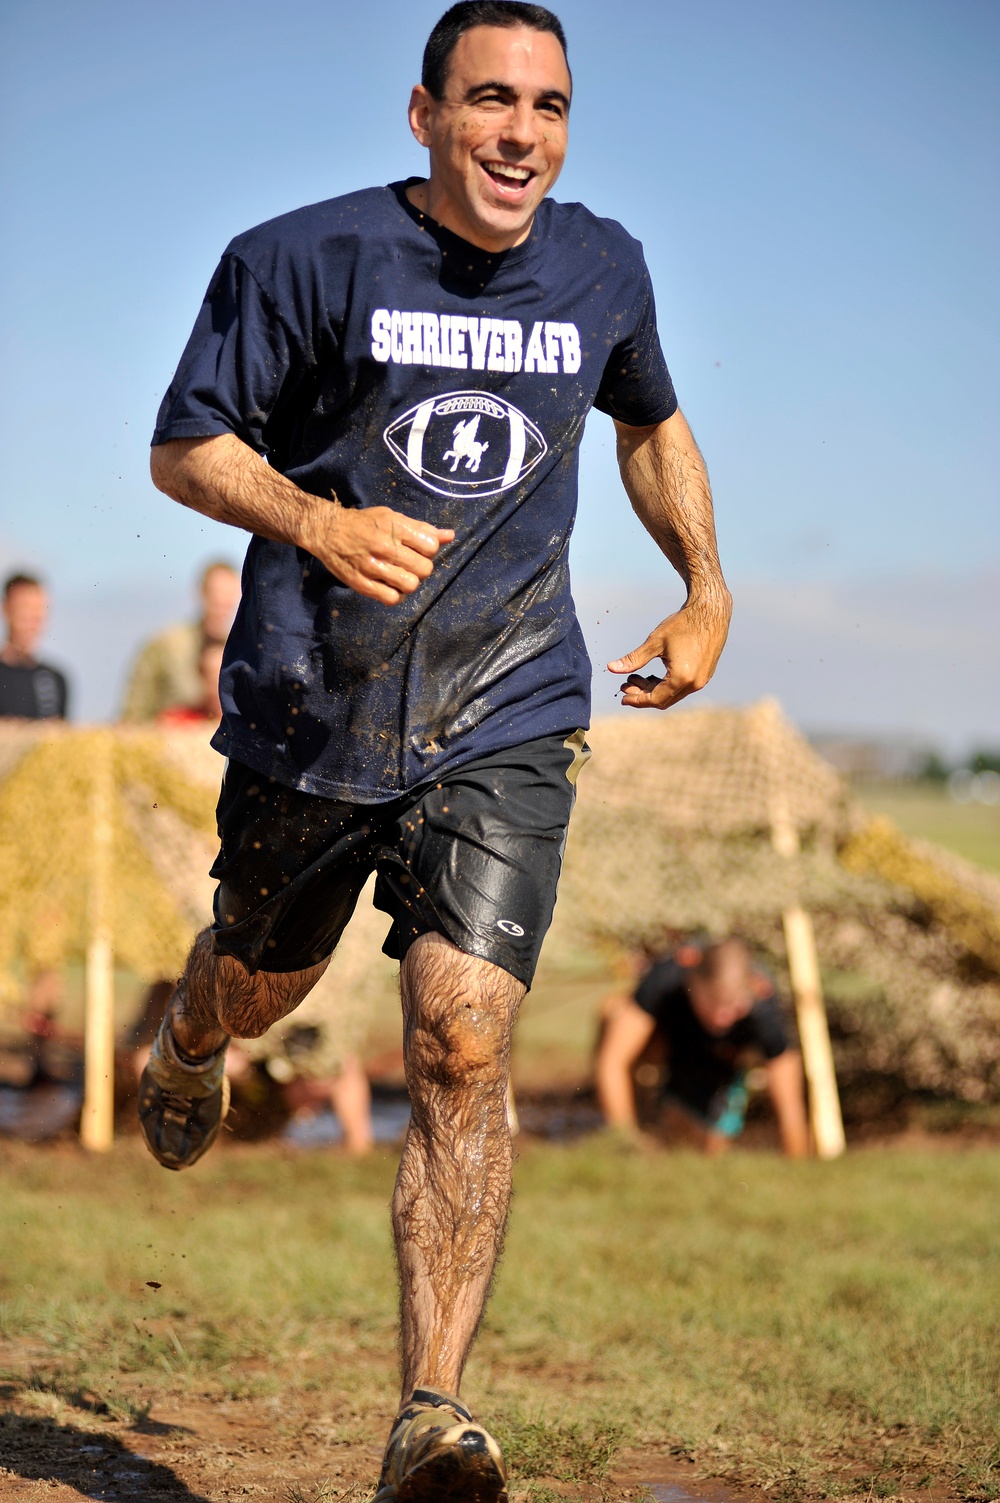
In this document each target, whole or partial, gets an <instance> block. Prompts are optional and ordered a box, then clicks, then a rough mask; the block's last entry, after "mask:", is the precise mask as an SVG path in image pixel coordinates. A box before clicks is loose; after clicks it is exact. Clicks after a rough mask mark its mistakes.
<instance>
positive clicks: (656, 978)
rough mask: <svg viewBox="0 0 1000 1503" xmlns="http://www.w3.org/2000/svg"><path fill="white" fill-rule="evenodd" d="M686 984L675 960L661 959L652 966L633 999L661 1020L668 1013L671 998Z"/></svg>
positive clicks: (653, 1016) (644, 1010)
mask: <svg viewBox="0 0 1000 1503" xmlns="http://www.w3.org/2000/svg"><path fill="white" fill-rule="evenodd" d="M683 985H684V982H683V979H682V977H681V972H680V967H679V966H678V965H677V963H676V962H675V961H673V960H659V961H657V962H656V964H655V965H652V966H650V968H649V970H648V971H647V972H646V974H645V976H643V978H642V980H641V981H640V982H639V985H638V986H637V987H636V989H635V992H634V993H633V1000H634V1001H635V1002H636V1004H637V1005H638V1006H639V1007H641V1008H642V1010H643V1012H648V1013H649V1015H650V1017H651V1018H655V1019H656V1020H657V1022H659V1021H660V1020H661V1019H662V1018H663V1017H664V1015H665V1014H666V1012H667V1010H668V1008H669V1004H670V999H671V998H672V997H673V996H674V995H675V993H676V992H677V991H678V989H679V988H682V987H683Z"/></svg>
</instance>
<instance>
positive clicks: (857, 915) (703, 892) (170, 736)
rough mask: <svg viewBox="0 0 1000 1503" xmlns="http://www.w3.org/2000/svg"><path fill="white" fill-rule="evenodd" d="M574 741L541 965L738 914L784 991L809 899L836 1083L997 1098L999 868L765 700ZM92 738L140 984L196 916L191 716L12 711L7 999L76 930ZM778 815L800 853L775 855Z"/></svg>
mask: <svg viewBox="0 0 1000 1503" xmlns="http://www.w3.org/2000/svg"><path fill="white" fill-rule="evenodd" d="M590 741H591V744H592V746H593V747H594V750H595V756H594V759H593V761H592V762H591V764H590V765H589V766H588V767H587V768H586V770H585V771H584V773H583V775H582V777H581V779H580V782H579V785H578V787H579V800H578V804H577V810H576V813H575V815H574V818H573V824H572V829H571V833H570V838H569V843H568V848H567V854H566V864H565V871H564V875H563V881H562V885H561V888H560V896H559V903H558V905H557V908H556V919H555V923H554V925H553V930H552V933H551V935H550V937H549V940H548V941H547V942H546V946H545V950H544V952H543V973H544V972H548V973H549V974H552V973H553V972H560V971H562V972H565V971H566V970H567V969H570V968H572V967H575V966H576V965H578V964H579V962H580V959H581V957H582V958H583V959H584V960H585V961H586V960H587V959H588V957H589V959H590V961H593V960H594V959H596V958H600V957H608V956H612V955H615V954H620V953H621V952H622V951H623V950H625V949H629V948H634V947H636V946H643V947H647V948H649V949H658V948H661V947H664V946H666V945H668V944H670V943H671V942H672V941H673V940H675V939H676V938H677V937H678V936H679V935H682V934H688V933H691V932H692V931H707V932H709V933H714V934H723V933H727V932H734V931H735V932H739V933H742V934H745V935H746V936H747V938H748V939H749V940H750V941H751V942H752V943H753V944H754V945H756V946H757V947H759V948H760V950H761V951H763V952H764V954H765V955H766V956H767V957H768V959H769V960H770V963H771V965H772V966H773V967H774V969H775V971H776V973H777V974H778V976H779V978H783V979H784V983H785V987H786V989H787V975H786V971H785V962H784V946H783V941H782V931H781V914H782V911H783V910H784V909H785V908H787V907H790V906H792V905H794V904H796V903H801V904H803V905H804V906H805V907H806V908H807V909H808V911H809V912H810V913H811V914H812V916H813V919H814V923H815V928H816V936H817V943H818V947H819V951H820V959H821V962H822V965H823V972H824V984H825V988H826V995H827V1005H828V1009H829V1013H830V1021H831V1031H832V1034H833V1037H834V1048H835V1053H836V1058H837V1067H838V1073H839V1075H840V1078H841V1080H842V1081H844V1082H850V1081H851V1080H856V1079H862V1078H864V1077H865V1076H867V1075H870V1074H871V1073H872V1072H877V1073H880V1074H883V1075H888V1076H891V1077H893V1078H894V1079H895V1080H897V1081H898V1082H899V1083H900V1084H901V1085H903V1086H905V1087H907V1088H910V1089H921V1090H932V1091H939V1092H942V1093H947V1094H951V1095H955V1096H958V1097H961V1098H963V1099H965V1100H970V1101H985V1100H993V1099H997V1098H1000V879H998V878H996V877H993V876H992V875H990V874H989V873H987V872H984V871H982V870H980V869H978V868H976V867H973V866H971V865H969V864H968V863H966V862H963V861H961V860H960V859H959V858H958V857H955V856H952V855H950V854H948V853H946V852H943V851H941V850H939V849H938V848H937V847H934V846H930V845H928V844H925V843H922V842H919V841H913V840H907V839H905V838H904V837H903V836H902V835H901V834H900V833H899V832H898V831H897V830H896V829H895V828H894V827H893V826H892V825H891V824H890V823H889V822H888V821H886V820H881V819H872V818H870V817H869V816H868V815H867V814H865V813H864V812H863V811H861V810H859V809H858V807H857V806H856V805H854V804H853V803H852V802H851V800H850V798H849V796H848V793H847V790H846V788H845V786H844V784H843V782H842V781H841V779H840V778H839V777H838V776H837V774H836V773H835V772H834V771H833V769H832V768H830V767H829V766H828V765H827V764H826V763H825V762H823V761H822V759H821V758H819V757H818V756H817V755H816V754H815V753H814V752H813V751H812V750H811V748H810V747H809V746H808V744H807V743H806V742H805V741H804V740H803V739H802V738H801V737H800V736H799V735H798V734H797V733H796V732H795V731H794V730H793V728H792V727H791V726H789V725H788V724H786V723H785V722H784V721H783V720H782V719H781V716H780V714H779V713H778V711H777V708H776V707H775V706H773V705H771V704H769V703H765V704H762V705H758V706H756V707H754V708H752V709H750V710H745V711H739V710H684V711H679V712H676V713H674V714H672V715H667V716H656V717H653V716H649V717H639V716H636V717H625V716H622V717H616V718H614V719H609V720H603V721H598V722H597V723H596V724H595V726H594V728H593V731H592V733H591V735H590ZM109 745H110V752H107V753H102V750H101V749H102V747H103V748H108V747H109ZM102 754H107V755H110V757H111V769H112V788H113V798H112V829H113V851H112V856H113V871H114V884H113V905H112V906H113V913H112V927H113V931H114V946H115V953H116V956H117V958H118V960H119V962H120V963H121V964H123V965H125V966H127V967H128V968H129V969H131V970H133V971H134V972H135V973H136V974H138V975H139V976H141V977H143V978H144V979H146V980H149V981H152V980H155V979H156V978H158V977H160V976H165V975H166V976H169V975H172V974H175V973H176V972H177V970H178V969H179V968H180V966H181V964H182V962H183V958H184V954H185V951H186V949H187V946H188V944H189V943H190V939H191V937H192V935H193V933H194V931H195V930H196V929H197V928H198V927H200V925H201V924H202V923H204V922H205V918H206V916H207V912H208V909H209V904H210V896H211V882H210V880H209V879H208V877H207V867H208V864H209V863H210V861H211V859H212V856H213V855H214V849H215V840H214V804H215V797H216V792H217V787H218V779H219V772H220V766H221V763H220V759H219V758H218V757H217V756H216V754H215V753H213V752H212V751H211V750H210V749H209V747H208V746H207V743H206V740H205V737H204V733H203V732H200V731H190V732H189V731H170V732H163V731H140V730H131V729H130V730H118V731H115V732H113V733H111V732H108V731H102V730H73V729H67V728H62V727H38V728H36V727H18V726H15V727H5V728H3V729H2V730H0V998H2V997H7V998H13V997H14V996H15V995H16V994H17V992H18V991H19V984H18V981H17V979H16V978H17V976H18V975H19V974H20V975H22V976H23V974H24V973H25V972H27V973H29V974H30V973H32V972H34V971H38V970H40V969H45V968H47V967H54V966H58V965H60V964H62V963H63V962H64V961H66V960H68V959H79V958H81V957H82V955H83V953H84V951H85V948H86V943H87V936H88V906H87V905H88V880H89V874H90V870H91V866H90V863H91V861H92V850H93V843H92V827H93V803H92V787H93V768H94V766H95V765H96V759H97V758H98V757H99V756H100V755H102ZM775 830H777V831H778V833H779V836H783V838H784V841H785V845H783V847H782V849H787V848H788V846H789V843H790V844H791V845H793V846H794V845H795V844H796V843H797V845H798V852H797V854H794V855H792V856H788V855H779V854H778V851H777V850H776V849H775V844H774V839H773V832H774V831H775ZM779 843H780V842H779ZM386 923H387V920H386V919H385V918H384V916H383V915H381V914H373V913H372V911H371V910H370V909H368V908H367V906H366V905H364V906H363V911H361V912H359V915H358V918H357V919H356V920H355V921H354V923H353V924H352V928H351V931H349V934H348V936H347V938H346V939H345V943H344V946H343V948H342V952H341V954H340V955H339V956H338V960H337V962H336V963H335V964H336V965H337V966H338V968H339V969H342V970H343V975H342V976H341V977H340V978H339V979H340V984H341V987H342V988H346V989H348V990H351V991H352V992H353V991H358V992H359V993H363V994H364V996H365V998H366V1000H371V999H370V998H369V993H371V992H372V991H373V988H374V990H375V991H377V992H378V994H379V996H381V995H382V994H383V993H384V992H386V990H387V989H389V988H391V986H392V974H391V972H392V967H391V965H390V963H388V962H384V961H383V958H382V957H381V956H379V955H378V944H379V943H380V940H381V937H382V935H383V934H384V932H385V928H386ZM369 955H370V956H371V960H370V963H369V962H367V961H366V957H367V956H369ZM373 995H374V994H373Z"/></svg>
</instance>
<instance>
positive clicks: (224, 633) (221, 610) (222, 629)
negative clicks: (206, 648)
mask: <svg viewBox="0 0 1000 1503" xmlns="http://www.w3.org/2000/svg"><path fill="white" fill-rule="evenodd" d="M198 593H199V596H200V599H201V629H202V631H203V632H204V634H205V638H206V640H207V641H209V642H225V640H226V638H227V637H228V636H229V631H230V628H231V627H232V624H233V618H234V617H235V615H236V608H237V606H238V605H239V603H240V576H239V575H238V574H237V572H236V570H235V569H234V568H233V566H232V564H227V563H225V562H224V561H222V560H217V561H216V562H214V563H211V564H207V565H206V567H205V568H204V569H203V570H202V572H201V578H200V579H199V581H198Z"/></svg>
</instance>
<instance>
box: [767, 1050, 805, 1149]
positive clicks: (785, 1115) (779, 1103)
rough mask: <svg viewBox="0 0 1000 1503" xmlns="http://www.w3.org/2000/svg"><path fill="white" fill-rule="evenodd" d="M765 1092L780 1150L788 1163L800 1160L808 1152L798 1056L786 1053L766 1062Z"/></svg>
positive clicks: (789, 1051)
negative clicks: (778, 1135) (776, 1123)
mask: <svg viewBox="0 0 1000 1503" xmlns="http://www.w3.org/2000/svg"><path fill="white" fill-rule="evenodd" d="M766 1068H767V1090H768V1094H769V1096H770V1097H771V1105H772V1106H773V1107H774V1114H775V1116H776V1117H777V1119H778V1132H779V1133H780V1134H781V1146H782V1148H783V1149H784V1150H785V1152H786V1153H787V1154H788V1157H789V1158H790V1159H804V1158H805V1157H806V1155H807V1154H808V1152H809V1124H808V1121H807V1119H806V1098H805V1088H804V1084H803V1080H802V1056H801V1055H800V1054H799V1052H798V1050H796V1049H786V1050H785V1052H784V1053H783V1054H779V1055H777V1056H776V1057H775V1058H774V1059H771V1060H768V1062H767V1066H766Z"/></svg>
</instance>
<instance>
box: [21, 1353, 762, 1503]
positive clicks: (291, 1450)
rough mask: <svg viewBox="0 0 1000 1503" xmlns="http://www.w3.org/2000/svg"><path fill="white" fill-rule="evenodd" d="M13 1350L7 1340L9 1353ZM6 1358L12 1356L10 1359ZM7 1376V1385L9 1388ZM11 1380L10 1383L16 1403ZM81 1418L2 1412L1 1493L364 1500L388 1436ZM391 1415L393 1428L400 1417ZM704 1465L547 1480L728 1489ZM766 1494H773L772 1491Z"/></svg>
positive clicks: (600, 1489)
mask: <svg viewBox="0 0 1000 1503" xmlns="http://www.w3.org/2000/svg"><path fill="white" fill-rule="evenodd" d="M2 1355H3V1349H2V1348H0V1356H2ZM4 1365H5V1366H6V1361H5V1362H4ZM2 1393H3V1386H2V1385H0V1394H2ZM10 1393H11V1390H10V1389H9V1388H8V1389H7V1396H8V1402H10V1398H9V1395H10ZM79 1405H80V1408H79V1409H78V1411H77V1413H76V1414H74V1415H73V1417H72V1418H66V1417H65V1416H64V1415H61V1416H60V1417H59V1418H55V1417H53V1416H46V1415H43V1414H39V1413H38V1412H37V1410H36V1409H34V1407H33V1406H32V1405H29V1404H25V1403H24V1402H20V1401H18V1400H15V1401H14V1402H13V1403H12V1404H11V1407H10V1408H9V1409H8V1411H7V1413H6V1415H4V1416H3V1418H2V1419H0V1498H2V1499H3V1500H4V1503H6V1500H8V1499H10V1500H17V1503H21V1500H28V1499H31V1500H34V1499H40V1498H42V1497H44V1498H46V1499H47V1500H51V1503H71V1500H77V1503H78V1500H79V1499H80V1497H81V1496H83V1497H86V1498H102V1499H108V1500H111V1499H121V1500H123V1503H124V1500H140V1499H141V1500H146V1499H148V1500H150V1503H230V1500H237V1499H245V1498H253V1497H260V1498H267V1499H269V1500H270V1499H274V1500H280V1503H334V1500H337V1499H343V1500H351V1503H362V1500H364V1499H366V1498H368V1497H370V1494H371V1484H372V1481H373V1479H374V1477H375V1476H376V1474H377V1471H378V1465H379V1461H380V1459H381V1438H380V1440H379V1442H377V1443H373V1444H365V1443H363V1442H356V1443H353V1444H350V1443H343V1442H339V1443H338V1442H336V1441H334V1440H332V1438H331V1435H330V1431H331V1429H332V1427H331V1426H329V1425H326V1424H324V1421H323V1418H322V1417H321V1415H319V1414H318V1413H315V1412H306V1411H300V1412H297V1413H296V1412H291V1411H290V1410H289V1407H288V1405H287V1404H283V1403H278V1404H276V1403H275V1402H274V1401H273V1400H261V1401H253V1400H250V1401H239V1402H223V1403H219V1402H217V1401H211V1400H207V1399H203V1400H198V1399H196V1398H192V1399H191V1400H190V1401H186V1402H184V1403H183V1404H179V1405H178V1406H177V1407H176V1408H171V1409H163V1410H155V1411H153V1413H151V1414H150V1415H149V1416H148V1417H147V1418H146V1419H145V1420H142V1421H139V1422H138V1423H136V1424H131V1425H129V1424H125V1423H121V1422H116V1421H115V1420H114V1419H112V1418H110V1417H108V1416H101V1415H98V1414H94V1413H93V1412H92V1411H88V1409H87V1406H86V1403H85V1401H84V1400H83V1399H82V1398H81V1399H80V1400H79ZM388 1422H389V1416H388V1415H386V1417H385V1424H384V1426H383V1428H387V1427H388ZM693 1471H694V1468H693V1467H692V1466H691V1465H690V1463H687V1462H685V1461H684V1460H682V1459H679V1458H677V1457H675V1456H671V1455H670V1454H669V1452H666V1451H663V1452H657V1451H652V1452H646V1453H636V1452H624V1453H622V1454H621V1455H620V1456H619V1457H618V1458H617V1460H616V1464H615V1465H614V1466H613V1467H612V1469H611V1473H610V1474H609V1476H608V1478H607V1479H606V1480H605V1482H604V1483H603V1484H585V1483H572V1484H570V1483H559V1482H557V1481H553V1480H551V1479H543V1480H542V1483H541V1484H538V1485H539V1486H542V1485H543V1486H544V1487H545V1489H546V1490H548V1494H549V1496H550V1497H551V1496H552V1494H553V1493H554V1494H555V1495H556V1496H560V1497H561V1496H565V1497H567V1498H573V1499H574V1500H578V1503H625V1500H632V1499H636V1500H637V1499H639V1498H642V1497H644V1496H648V1494H647V1493H646V1489H645V1488H644V1487H643V1484H644V1483H653V1484H660V1486H661V1487H662V1488H663V1489H664V1493H663V1494H661V1496H663V1495H665V1496H667V1497H668V1498H669V1499H670V1503H683V1497H684V1495H688V1496H689V1497H692V1498H696V1499H705V1500H709V1499H720V1498H724V1497H726V1496H727V1495H726V1494H725V1493H724V1492H723V1491H722V1490H721V1489H720V1488H718V1487H713V1486H712V1485H711V1484H710V1483H705V1482H699V1481H698V1480H697V1479H696V1478H694V1477H693V1476H692V1473H693ZM532 1492H533V1489H532V1486H531V1484H529V1483H525V1484H522V1485H518V1483H517V1481H516V1479H515V1481H514V1486H513V1490H512V1494H511V1497H512V1503H518V1500H525V1503H527V1500H529V1499H530V1498H531V1497H532ZM761 1497H763V1495H761Z"/></svg>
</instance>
